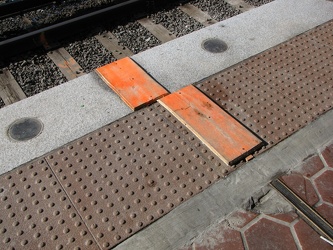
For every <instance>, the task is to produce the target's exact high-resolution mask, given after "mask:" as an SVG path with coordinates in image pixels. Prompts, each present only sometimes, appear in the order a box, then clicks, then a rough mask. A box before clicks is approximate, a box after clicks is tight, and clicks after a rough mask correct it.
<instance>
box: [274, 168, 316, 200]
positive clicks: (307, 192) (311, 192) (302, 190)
mask: <svg viewBox="0 0 333 250" xmlns="http://www.w3.org/2000/svg"><path fill="white" fill-rule="evenodd" d="M280 179H281V180H282V181H283V182H284V183H285V184H286V185H287V186H288V187H289V188H290V189H291V190H292V191H294V192H295V193H296V194H297V195H298V196H299V197H300V198H301V199H303V200H304V201H305V202H307V203H308V204H309V205H310V206H313V205H315V204H316V203H317V202H318V201H319V197H318V195H317V193H316V191H315V189H314V187H313V185H312V183H311V181H310V180H308V179H306V178H305V177H304V176H302V175H300V174H290V175H284V176H282V177H280Z"/></svg>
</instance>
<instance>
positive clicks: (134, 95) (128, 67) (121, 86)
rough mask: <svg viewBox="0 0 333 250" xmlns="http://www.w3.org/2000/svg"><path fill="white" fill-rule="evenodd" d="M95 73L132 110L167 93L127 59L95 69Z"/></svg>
mask: <svg viewBox="0 0 333 250" xmlns="http://www.w3.org/2000/svg"><path fill="white" fill-rule="evenodd" d="M96 73H97V74H98V75H99V76H100V77H101V78H102V79H103V80H104V82H105V83H106V84H107V85H109V87H110V88H112V89H113V91H114V92H116V93H117V94H118V95H119V96H120V98H121V99H122V100H123V101H124V102H125V103H126V104H127V105H128V106H129V107H130V108H131V109H132V110H137V109H139V108H141V107H143V106H146V105H148V104H150V103H152V102H154V101H156V100H157V99H159V98H161V97H163V96H165V95H167V94H168V93H169V92H168V91H167V90H165V89H164V88H163V87H162V86H161V85H159V84H158V83H157V82H156V81H155V80H154V79H152V78H151V77H150V76H149V75H148V74H147V73H146V72H144V71H143V70H142V69H141V68H140V67H139V66H138V65H137V64H136V63H135V62H133V61H132V60H131V59H130V58H129V57H126V58H123V59H120V60H118V61H116V62H113V63H109V64H107V65H105V66H103V67H100V68H97V69H96Z"/></svg>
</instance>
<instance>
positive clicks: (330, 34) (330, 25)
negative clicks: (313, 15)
mask: <svg viewBox="0 0 333 250" xmlns="http://www.w3.org/2000/svg"><path fill="white" fill-rule="evenodd" d="M308 35H309V36H312V37H313V39H316V40H317V41H319V42H321V43H323V44H325V45H327V46H331V47H333V22H332V21H329V22H327V23H325V24H323V25H320V26H319V27H317V28H315V29H313V30H311V31H309V32H308Z"/></svg>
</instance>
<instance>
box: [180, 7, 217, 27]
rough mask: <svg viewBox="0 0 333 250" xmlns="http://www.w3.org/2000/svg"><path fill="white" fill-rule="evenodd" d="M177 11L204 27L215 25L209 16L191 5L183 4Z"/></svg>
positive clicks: (214, 21)
mask: <svg viewBox="0 0 333 250" xmlns="http://www.w3.org/2000/svg"><path fill="white" fill-rule="evenodd" d="M179 9H180V10H181V11H183V12H184V13H186V14H187V15H189V16H190V17H192V18H193V19H194V20H196V21H198V22H199V23H201V24H203V25H204V26H206V27H207V26H209V25H212V24H214V23H217V21H216V20H214V19H213V18H212V17H211V16H210V15H209V14H207V13H206V12H203V11H202V10H200V9H199V8H198V7H196V6H194V5H192V4H189V3H187V4H184V5H182V6H179Z"/></svg>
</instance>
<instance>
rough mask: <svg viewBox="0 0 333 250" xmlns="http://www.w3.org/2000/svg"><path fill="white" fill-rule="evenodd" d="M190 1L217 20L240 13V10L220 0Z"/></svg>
mask: <svg viewBox="0 0 333 250" xmlns="http://www.w3.org/2000/svg"><path fill="white" fill-rule="evenodd" d="M190 3H191V4H193V5H195V6H197V7H198V8H199V9H201V10H203V11H206V12H207V13H208V14H209V15H210V16H211V17H212V18H213V19H215V20H217V21H222V20H225V19H227V18H230V17H233V16H236V15H238V14H240V13H241V11H239V10H236V9H234V8H233V7H232V6H231V5H230V4H228V3H227V2H224V1H221V0H211V1H200V0H196V1H192V2H190Z"/></svg>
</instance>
